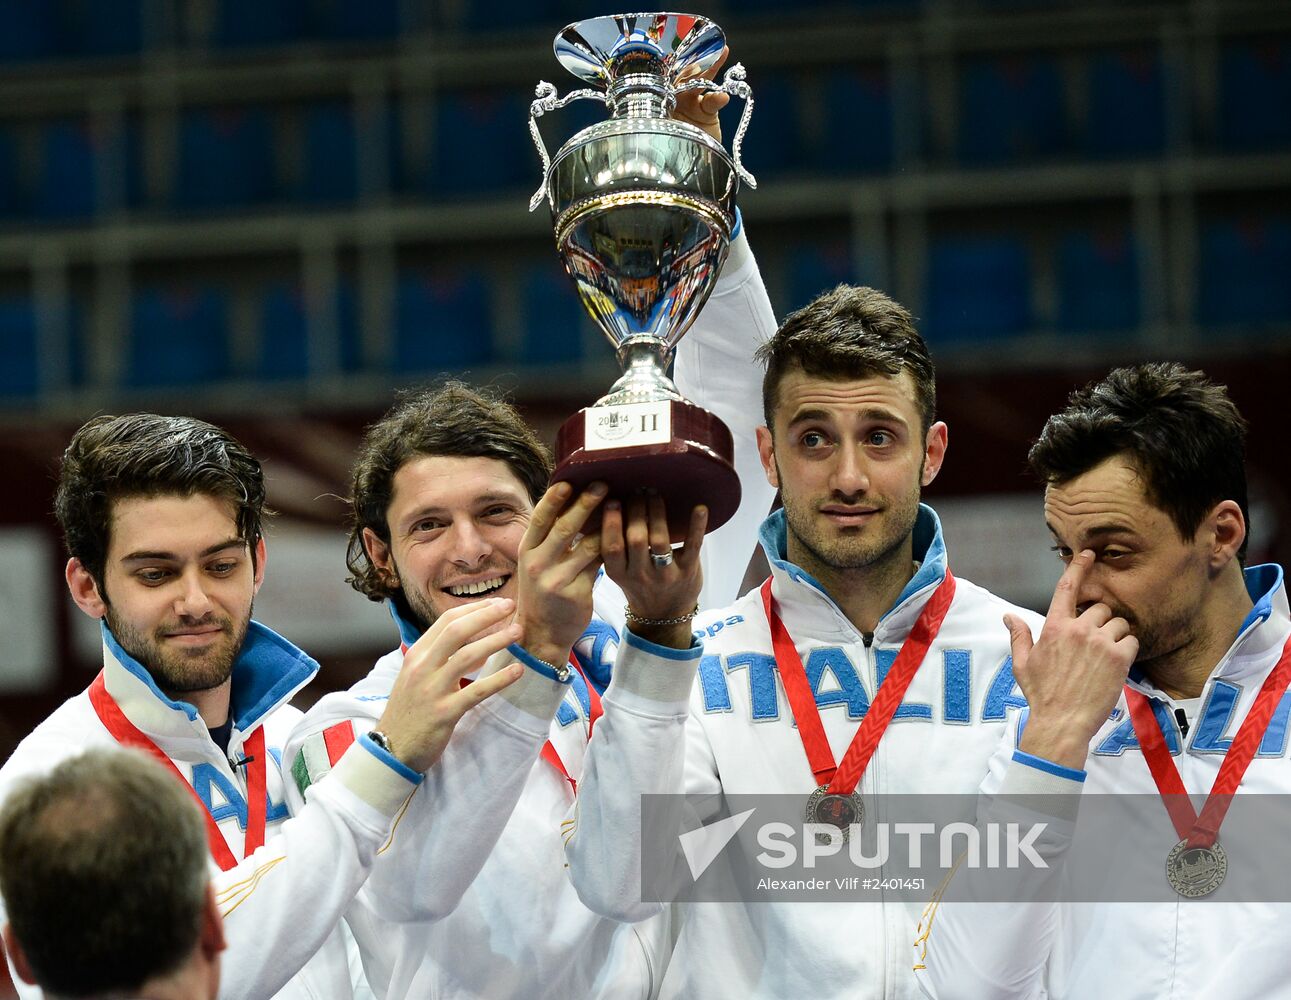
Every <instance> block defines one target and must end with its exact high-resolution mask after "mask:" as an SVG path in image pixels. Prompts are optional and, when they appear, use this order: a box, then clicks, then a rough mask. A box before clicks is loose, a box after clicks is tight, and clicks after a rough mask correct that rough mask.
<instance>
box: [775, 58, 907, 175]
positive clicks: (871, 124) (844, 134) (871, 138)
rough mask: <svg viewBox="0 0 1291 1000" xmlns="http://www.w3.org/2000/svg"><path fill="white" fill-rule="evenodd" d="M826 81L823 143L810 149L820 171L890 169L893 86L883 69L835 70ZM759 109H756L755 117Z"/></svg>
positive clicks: (860, 171)
mask: <svg viewBox="0 0 1291 1000" xmlns="http://www.w3.org/2000/svg"><path fill="white" fill-rule="evenodd" d="M823 82H824V89H825V94H824V106H825V131H824V137H823V138H824V141H823V142H820V143H815V144H813V147H812V149H811V153H810V155H811V162H812V165H813V166H814V167H816V168H817V169H820V170H826V171H832V172H841V173H848V174H853V173H873V172H876V171H884V170H888V169H889V168H890V167H891V166H892V158H893V146H892V124H893V119H892V115H893V106H892V86H891V81H890V80H889V79H888V74H887V72H886V70H885V68H884V67H883V66H880V65H870V66H862V67H856V68H846V69H843V68H839V69H835V70H833V71H832V72H830V73H829V74H828V75H827V76H826V77H825V80H824V81H823ZM759 110H761V109H760V107H755V108H754V117H756V116H757V112H758V111H759Z"/></svg>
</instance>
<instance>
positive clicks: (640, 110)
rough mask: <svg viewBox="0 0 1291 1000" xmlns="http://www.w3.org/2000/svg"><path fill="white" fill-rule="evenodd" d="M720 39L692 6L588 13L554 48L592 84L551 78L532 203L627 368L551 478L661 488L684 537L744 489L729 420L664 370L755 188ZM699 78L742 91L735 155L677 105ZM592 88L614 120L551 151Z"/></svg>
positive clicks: (583, 420)
mask: <svg viewBox="0 0 1291 1000" xmlns="http://www.w3.org/2000/svg"><path fill="white" fill-rule="evenodd" d="M724 46H725V36H724V35H723V34H722V30H721V28H719V27H718V26H717V25H716V24H714V23H713V22H712V21H709V20H708V19H707V18H704V17H698V16H694V15H690V14H617V15H613V16H609V17H597V18H592V19H590V20H587V21H579V22H578V23H576V24H571V25H570V26H569V27H567V28H565V29H564V30H563V31H562V32H560V34H559V35H557V36H556V42H555V51H556V58H557V59H558V60H560V63H561V65H562V66H564V67H565V68H566V69H567V70H569V71H570V72H571V73H573V74H574V75H575V76H576V77H578V78H579V79H580V80H582V81H583V82H585V83H587V84H590V85H591V86H589V87H587V88H586V89H582V90H575V91H573V92H571V93H569V94H566V95H565V96H564V97H557V95H556V88H555V87H554V86H552V85H551V84H550V83H546V82H543V83H539V84H538V88H537V99H536V100H535V101H534V102H533V105H532V107H531V109H530V117H529V132H530V134H531V135H532V136H533V141H534V145H536V146H537V147H538V154H539V156H541V157H542V168H543V183H542V186H541V187H540V188H539V189H538V190H537V191H536V192H535V193H534V196H533V198H532V199H531V200H530V202H529V210H530V211H533V210H534V209H536V208H537V207H538V206H539V205H540V204H542V202H543V200H544V199H545V200H546V201H547V204H548V205H549V206H550V208H551V215H552V222H553V224H554V227H555V233H556V249H557V252H558V253H559V254H560V258H561V261H562V262H563V263H564V265H565V270H566V271H568V272H569V276H570V277H571V278H573V279H574V284H575V285H576V286H577V288H578V294H579V297H580V298H581V299H582V301H583V305H584V306H585V307H586V309H587V311H588V313H590V314H591V316H592V319H593V320H594V321H595V322H596V325H597V326H599V327H600V328H601V330H602V331H603V332H604V333H605V335H606V336H607V337H608V338H609V339H610V343H612V344H613V345H614V348H615V350H616V352H617V355H618V359H619V363H620V364H621V365H622V367H623V376H622V377H621V378H620V379H619V380H618V381H617V382H615V383H614V385H613V386H612V387H611V389H610V392H609V394H608V395H606V396H604V397H603V398H602V399H600V400H598V401H597V403H596V404H595V406H591V407H588V408H586V409H584V410H582V411H580V412H579V413H578V414H576V415H575V416H574V417H572V418H571V419H570V420H568V421H566V422H565V424H564V425H563V426H562V427H561V429H560V432H559V434H558V435H557V438H556V459H557V466H556V472H555V476H554V480H555V481H561V480H565V481H569V482H570V483H572V484H573V485H574V487H575V488H576V489H579V488H582V487H583V486H585V485H587V484H588V483H590V482H592V481H594V480H601V481H603V482H606V483H608V484H609V486H610V496H612V497H618V498H620V499H624V500H626V499H627V498H628V497H630V496H631V495H633V494H635V493H639V492H644V491H647V490H650V491H654V492H657V493H659V494H660V495H662V496H663V498H664V500H665V502H666V503H667V507H668V518H669V524H670V527H671V528H672V531H673V536H674V539H680V538H682V537H684V535H685V528H686V525H687V523H688V521H689V518H690V511H691V509H692V508H693V507H694V506H695V505H697V504H700V503H703V504H706V505H707V506H708V508H709V519H708V525H709V528H710V529H712V528H715V527H717V526H718V525H720V524H723V523H725V521H727V520H728V519H729V518H730V517H731V515H733V514H734V513H735V509H736V507H737V506H738V505H739V497H740V486H739V479H738V478H737V476H736V474H735V469H734V465H733V464H732V457H733V449H732V441H731V433H730V431H729V430H728V429H727V427H726V425H725V424H723V423H722V422H721V420H719V419H718V418H717V417H716V416H714V415H713V414H711V413H709V412H708V411H707V410H704V409H701V408H700V407H698V406H695V405H694V404H693V403H690V402H688V401H687V400H685V399H684V398H683V397H682V396H681V394H680V393H679V392H678V391H677V387H676V386H675V385H673V383H672V380H671V379H669V378H668V376H667V374H666V371H667V368H668V366H669V364H670V363H671V361H672V356H673V352H674V350H675V348H676V346H677V342H678V341H679V340H680V339H681V338H682V335H683V334H685V332H686V331H687V330H688V329H689V328H690V325H691V324H692V323H693V322H694V320H695V317H696V316H697V315H698V314H699V310H700V309H701V308H702V307H703V305H704V303H705V302H706V301H707V300H708V296H709V294H710V293H711V292H712V290H713V286H714V285H715V284H716V282H717V276H718V273H719V272H720V271H721V268H722V264H723V262H724V261H725V260H726V255H727V252H728V251H729V249H730V240H731V231H732V229H733V228H734V226H735V194H736V191H737V190H738V188H739V182H740V180H741V179H743V180H744V181H745V183H747V184H748V185H749V186H750V187H756V186H757V182H756V181H755V180H754V178H753V176H752V175H751V174H750V173H749V172H748V171H747V170H745V169H744V166H743V164H742V163H741V161H740V145H741V143H742V141H743V139H744V133H745V131H746V130H747V128H748V123H749V114H750V112H751V111H752V109H753V99H752V94H751V92H750V90H749V86H748V84H747V83H745V79H744V77H745V74H744V68H743V67H742V66H740V65H739V64H736V65H735V66H733V67H731V68H730V69H729V70H727V72H726V75H725V76H724V78H723V82H722V83H721V85H720V86H719V85H718V84H716V83H713V82H712V81H711V80H708V79H703V78H701V77H700V76H699V74H701V73H703V72H704V71H705V70H707V69H709V68H710V67H712V65H713V64H714V63H715V62H716V61H717V60H718V58H719V57H720V56H721V53H722V49H723V48H724ZM700 90H705V91H722V92H725V93H728V94H731V95H733V96H736V97H740V98H742V99H743V100H744V112H743V115H742V116H741V118H740V123H739V127H738V128H737V129H736V132H735V138H734V141H733V143H732V152H731V153H727V151H726V150H725V149H724V148H723V146H722V144H721V143H720V142H718V141H717V140H715V139H713V138H712V137H711V136H709V135H708V134H707V133H706V132H704V131H703V130H701V129H699V128H696V127H695V126H693V125H690V124H688V123H686V122H683V121H676V120H673V119H672V118H670V117H669V114H670V113H671V111H672V109H673V107H674V105H675V103H676V100H677V96H678V95H679V94H684V93H687V92H689V91H700ZM585 99H586V100H596V101H601V102H602V103H603V104H605V106H606V107H607V108H608V110H609V114H610V117H609V118H608V120H606V121H602V122H598V123H597V124H595V125H592V126H590V127H589V128H585V129H583V130H582V131H581V132H579V133H578V134H577V135H575V136H574V137H573V138H571V139H570V140H569V141H568V142H566V143H565V144H564V145H563V146H562V147H561V148H560V151H559V152H558V153H557V154H556V156H555V158H554V159H553V158H551V157H550V156H549V155H548V153H547V147H546V146H545V145H544V143H543V140H542V136H541V135H540V134H539V131H538V122H537V119H538V118H540V117H542V116H543V115H544V114H546V113H547V112H549V111H555V110H556V109H557V108H562V107H564V106H565V105H567V104H569V103H570V102H571V101H576V100H585Z"/></svg>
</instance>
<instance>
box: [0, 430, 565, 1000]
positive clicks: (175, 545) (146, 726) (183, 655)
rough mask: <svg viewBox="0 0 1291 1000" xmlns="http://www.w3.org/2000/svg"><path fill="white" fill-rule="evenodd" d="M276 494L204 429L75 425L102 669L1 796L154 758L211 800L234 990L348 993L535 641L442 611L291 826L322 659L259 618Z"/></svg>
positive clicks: (75, 518)
mask: <svg viewBox="0 0 1291 1000" xmlns="http://www.w3.org/2000/svg"><path fill="white" fill-rule="evenodd" d="M264 501H265V487H264V474H263V470H262V469H261V466H260V463H259V462H258V461H257V460H256V459H255V457H254V456H252V455H251V454H250V453H249V452H248V451H247V450H246V449H245V448H243V447H242V445H241V444H239V443H238V442H237V441H236V440H234V439H233V438H232V437H230V436H229V435H228V434H227V433H225V432H224V431H222V430H221V429H219V428H218V427H214V426H212V425H210V424H207V423H204V422H202V421H200V420H194V419H191V418H187V417H165V416H158V415H155V414H151V413H136V414H129V415H126V416H102V417H96V418H94V419H93V420H91V421H89V422H88V423H86V424H85V425H84V426H83V427H81V428H80V430H78V431H77V432H76V434H75V436H74V437H73V438H72V441H71V443H70V444H69V445H68V447H67V450H66V452H65V453H64V455H63V462H62V467H61V470H60V474H59V482H58V493H57V497H56V500H55V511H56V514H57V516H58V521H59V524H60V526H61V527H62V529H63V533H64V536H65V538H66V541H67V548H68V552H69V555H70V558H69V559H68V562H67V568H66V577H67V585H68V588H69V590H70V591H71V594H72V599H73V600H74V601H75V602H76V604H77V606H78V607H79V608H80V609H81V610H82V611H83V612H85V613H86V614H87V615H89V616H90V617H92V618H95V619H98V620H100V621H101V622H102V637H103V669H102V671H101V672H100V673H99V674H98V676H97V677H96V678H95V679H94V681H93V682H92V683H91V684H90V686H89V688H88V689H87V690H86V691H84V692H82V693H81V694H78V695H76V696H75V697H73V698H71V699H69V700H68V701H67V702H65V703H64V704H63V705H62V707H60V708H59V709H58V710H57V711H56V712H54V714H53V715H51V716H50V717H49V718H48V719H46V720H45V721H44V722H42V723H41V724H40V725H39V726H37V727H36V729H35V731H34V732H32V733H31V735H30V736H28V737H27V738H26V739H24V740H23V741H22V743H21V744H20V745H19V746H18V748H17V749H16V750H15V751H14V754H13V756H12V757H11V758H10V759H9V760H8V762H6V764H5V765H4V768H3V769H0V798H3V797H4V796H5V795H6V794H7V793H8V791H9V790H10V789H11V788H12V787H13V786H14V782H16V781H18V780H19V779H21V778H23V777H25V776H29V775H34V774H42V773H44V772H47V771H49V770H50V769H52V768H54V767H55V766H56V765H57V764H58V763H59V762H60V761H62V760H65V759H66V758H68V757H72V756H74V755H76V754H77V753H79V752H80V751H81V750H83V749H86V748H90V747H97V746H112V745H115V744H122V745H126V746H131V747H136V748H138V749H140V750H143V751H145V752H147V753H149V754H151V755H152V756H153V757H155V758H156V759H157V760H159V761H161V762H162V763H163V764H164V765H165V766H166V768H167V770H168V771H169V772H170V773H171V774H172V776H173V778H174V779H175V780H176V781H178V782H183V783H184V787H185V788H186V790H187V793H188V794H191V795H192V797H193V798H195V799H196V800H197V802H198V803H200V805H201V806H202V810H203V818H204V822H205V829H206V839H207V843H208V845H209V849H210V852H211V856H212V864H213V865H214V866H216V867H217V869H218V873H217V874H216V875H215V876H214V879H213V881H214V886H215V898H216V902H217V903H218V905H219V908H220V912H221V914H222V915H223V917H224V918H225V930H226V933H227V940H228V945H229V951H228V956H227V962H226V964H225V973H224V976H223V977H222V983H221V989H222V991H223V992H222V994H221V995H222V996H226V997H231V998H232V997H237V998H246V997H258V998H267V997H270V996H272V995H274V994H275V993H278V991H279V990H281V991H282V992H281V993H279V994H278V995H279V996H281V997H287V996H290V997H297V996H299V997H320V996H321V997H328V998H335V997H344V996H346V995H348V993H349V991H350V976H349V971H348V969H347V965H346V957H345V949H344V947H342V944H343V942H341V940H340V939H339V938H338V937H335V936H332V932H333V930H334V929H335V928H336V927H337V925H338V922H339V920H340V917H341V913H342V911H343V910H344V909H345V907H346V906H347V905H348V904H349V903H350V901H351V900H352V898H353V896H354V893H355V892H356V891H357V890H358V887H359V885H360V884H361V883H362V882H363V880H364V878H365V877H366V876H367V873H368V870H369V868H370V866H371V864H372V860H373V857H374V856H375V854H376V852H377V850H378V848H380V847H381V845H382V844H383V843H384V842H386V841H387V840H388V839H390V838H391V837H392V836H393V834H392V830H393V827H394V821H395V817H396V815H397V814H398V812H399V810H400V808H401V807H402V806H403V805H404V803H405V802H406V801H407V799H408V797H409V796H410V795H412V794H413V793H414V792H415V791H416V789H417V787H418V785H419V783H420V782H421V781H422V772H424V771H425V770H427V769H428V768H429V767H430V766H431V764H433V763H434V762H435V760H436V759H438V757H439V754H440V752H442V750H443V747H444V744H445V743H446V742H447V740H448V735H449V733H451V731H452V729H453V726H454V725H455V724H456V723H457V721H458V719H459V718H460V717H461V716H462V714H463V713H464V712H466V711H467V709H468V708H471V707H472V706H474V705H476V704H478V703H479V702H480V701H482V700H483V699H484V698H485V697H487V696H488V695H490V694H491V693H493V692H495V691H499V690H501V689H502V688H503V687H506V686H508V685H510V684H512V683H513V682H515V681H517V680H518V679H520V678H521V673H522V672H521V670H520V668H518V667H516V666H515V665H502V664H499V667H500V668H501V669H499V670H498V671H496V672H495V673H493V674H491V675H490V676H489V677H487V678H485V679H483V680H482V681H480V682H479V683H477V684H474V685H472V687H471V689H470V690H469V691H463V690H461V688H460V687H459V680H460V678H461V676H463V675H464V674H465V673H467V672H469V671H473V670H476V669H478V668H479V666H480V665H481V664H482V663H483V662H484V661H485V660H486V659H487V658H488V657H489V656H490V655H492V654H494V653H496V652H497V651H498V650H500V649H501V648H502V647H503V646H504V645H505V644H506V643H507V642H509V641H514V640H515V639H516V638H517V637H518V633H512V632H507V631H505V630H504V631H502V632H499V633H497V634H496V635H493V636H488V637H486V638H484V639H478V640H476V641H474V642H468V640H469V639H470V637H471V636H472V635H474V634H475V633H478V632H479V631H480V630H481V629H482V628H485V627H489V628H492V627H493V626H494V625H495V624H496V623H498V622H501V621H504V619H509V618H510V616H511V612H512V607H511V605H510V603H509V602H501V603H486V604H483V605H481V606H479V607H478V608H476V609H468V610H466V611H462V612H457V613H455V614H453V615H448V616H445V617H444V618H443V619H441V621H440V623H439V625H438V626H437V627H436V629H432V630H430V631H429V632H428V633H427V636H426V639H425V641H424V642H422V643H420V644H419V645H418V646H417V647H416V648H415V649H414V650H413V651H412V652H411V653H410V655H409V657H408V660H409V663H408V669H406V670H405V672H404V675H403V676H402V677H401V679H400V684H399V685H397V686H396V690H395V691H393V692H392V693H391V697H390V699H389V701H388V703H387V704H386V705H384V706H383V707H384V709H385V711H384V712H383V713H382V714H381V717H380V719H377V720H375V725H374V726H373V729H374V730H376V732H375V733H374V734H370V735H364V736H363V737H362V738H361V739H360V740H359V741H358V743H357V744H356V745H355V746H353V747H352V748H350V749H349V751H348V752H346V753H344V755H341V754H338V755H337V762H336V767H335V768H334V769H333V774H332V775H331V777H330V778H329V780H328V781H327V782H324V783H322V784H320V786H319V787H318V789H317V790H316V792H315V793H314V794H313V795H312V796H311V800H310V803H309V805H307V806H305V805H302V806H301V809H300V810H299V815H298V816H297V817H296V818H294V819H291V820H288V818H287V817H288V810H287V805H286V796H285V795H284V777H283V774H282V772H281V770H280V762H281V760H282V747H283V745H284V744H285V742H286V740H287V735H288V733H289V732H290V729H291V726H292V724H293V723H294V722H295V721H296V720H297V719H298V718H299V716H300V713H299V712H297V711H296V710H295V709H293V708H291V707H290V705H289V704H288V702H289V700H290V699H291V697H292V696H293V695H294V694H295V693H296V692H297V691H298V690H300V688H302V687H303V686H304V685H305V684H307V683H308V682H309V681H310V680H311V679H312V678H313V676H314V674H315V673H316V672H317V670H318V664H317V663H315V662H314V661H313V660H312V659H310V658H309V657H308V656H306V655H305V654H304V653H303V652H301V651H300V650H299V649H297V648H296V647H295V646H293V645H292V644H291V643H289V642H288V641H287V640H286V639H284V638H282V637H281V636H279V635H277V634H276V633H274V632H273V631H271V630H270V629H268V628H265V627H264V626H263V625H260V624H258V623H256V622H254V621H252V620H251V605H252V601H253V599H254V597H255V594H256V592H257V591H258V590H259V588H260V584H261V582H262V581H263V579H264V572H265V556H266V549H265V543H264V538H263V535H262V532H261V521H262V518H263V515H264ZM543 683H544V684H545V683H547V682H546V681H545V680H544V681H543ZM516 687H517V688H520V689H521V690H522V689H523V687H524V685H519V684H518V685H516ZM512 694H513V696H515V693H514V692H513V693H512ZM487 708H488V706H487V705H486V706H483V707H482V710H483V709H487ZM377 737H380V740H378V739H377ZM382 741H383V742H384V743H385V746H384V747H382V746H381V745H380V742H382ZM288 780H289V779H288ZM158 849H164V845H158ZM325 942H327V944H326V945H325V944H324V943H325ZM320 946H321V947H322V951H321V952H320V951H319V949H320ZM316 952H317V953H318V955H317V958H316V959H314V960H313V961H310V960H311V957H312V956H314V955H315V953H316ZM307 961H310V965H309V967H308V969H306V971H305V972H304V973H302V974H301V975H300V976H299V977H298V978H294V979H293V977H296V975H297V973H299V972H300V971H301V969H302V967H303V966H305V964H306V962H307ZM289 980H290V982H289ZM24 989H25V987H24Z"/></svg>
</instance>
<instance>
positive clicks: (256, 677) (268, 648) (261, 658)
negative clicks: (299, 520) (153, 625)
mask: <svg viewBox="0 0 1291 1000" xmlns="http://www.w3.org/2000/svg"><path fill="white" fill-rule="evenodd" d="M99 627H100V631H101V633H102V635H103V645H104V646H105V647H106V648H107V650H108V652H109V653H110V654H111V655H112V657H113V659H115V660H116V661H117V662H118V663H119V664H121V666H122V667H123V668H124V669H125V670H127V671H128V672H129V673H130V674H131V675H132V676H134V677H135V678H136V679H137V680H138V681H140V682H141V683H143V684H144V685H145V686H146V687H147V688H148V690H149V691H151V692H152V694H153V696H154V697H155V698H156V699H157V700H158V701H160V702H161V703H162V704H163V705H165V706H166V707H167V708H169V709H172V710H173V711H176V712H183V713H184V714H185V715H186V716H188V718H189V719H190V720H195V719H196V718H197V709H196V708H195V707H194V706H193V705H191V704H189V703H188V702H186V701H175V700H173V699H171V698H168V697H167V696H166V695H165V694H164V693H163V692H162V690H161V688H159V687H158V686H157V682H156V681H155V680H153V677H152V674H151V673H150V672H149V671H148V669H147V668H146V667H144V665H143V664H141V663H140V662H139V661H138V660H136V659H135V658H134V657H133V656H131V655H130V654H129V653H127V652H126V651H125V649H123V648H122V646H121V644H120V643H119V642H117V639H116V636H114V635H113V634H112V631H111V630H110V629H109V628H108V626H107V622H106V621H103V622H100V625H99ZM316 673H318V663H317V661H315V660H314V659H313V657H311V656H309V655H308V654H306V653H305V652H304V651H303V650H301V649H298V648H297V647H296V646H294V645H292V643H290V642H288V641H287V640H286V639H284V638H283V637H282V636H280V635H279V634H278V633H277V632H275V631H274V630H273V629H271V628H269V627H267V626H265V625H261V624H260V623H259V622H256V621H253V622H251V623H250V624H248V626H247V635H246V639H245V640H244V641H243V643H242V649H241V650H240V651H239V653H238V656H237V659H236V660H234V661H233V678H232V681H233V683H232V685H231V687H230V693H229V715H230V717H231V718H232V719H233V726H234V728H235V729H237V730H238V731H239V732H243V733H246V732H250V731H251V730H253V729H255V727H256V726H258V725H259V724H260V723H261V722H262V721H263V720H264V718H265V717H266V716H267V715H268V714H269V713H270V712H272V711H273V710H274V709H275V708H277V707H278V706H280V705H283V704H285V703H286V702H287V701H288V700H289V699H290V698H291V696H292V695H294V694H295V693H296V692H297V691H299V690H300V689H301V688H302V687H304V686H305V685H306V684H308V683H309V682H310V681H311V680H312V679H313V677H314V675H315V674H316Z"/></svg>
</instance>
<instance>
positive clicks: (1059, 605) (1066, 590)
mask: <svg viewBox="0 0 1291 1000" xmlns="http://www.w3.org/2000/svg"><path fill="white" fill-rule="evenodd" d="M1093 563H1094V552H1093V550H1092V549H1082V550H1081V551H1080V552H1077V553H1076V554H1075V555H1074V556H1072V559H1071V562H1069V563H1067V568H1066V569H1065V570H1063V573H1062V577H1061V578H1060V579H1059V580H1058V586H1056V587H1054V588H1053V600H1051V601H1050V602H1049V615H1048V616H1049V617H1051V618H1075V617H1076V601H1077V597H1078V595H1079V594H1080V585H1081V584H1082V583H1083V582H1084V581H1085V573H1086V572H1088V570H1089V567H1090V566H1092V565H1093Z"/></svg>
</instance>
